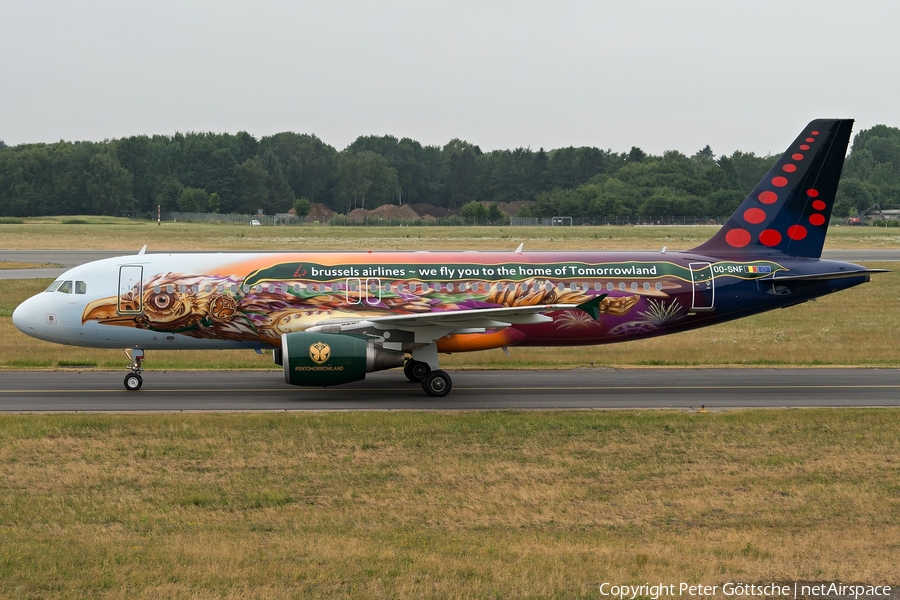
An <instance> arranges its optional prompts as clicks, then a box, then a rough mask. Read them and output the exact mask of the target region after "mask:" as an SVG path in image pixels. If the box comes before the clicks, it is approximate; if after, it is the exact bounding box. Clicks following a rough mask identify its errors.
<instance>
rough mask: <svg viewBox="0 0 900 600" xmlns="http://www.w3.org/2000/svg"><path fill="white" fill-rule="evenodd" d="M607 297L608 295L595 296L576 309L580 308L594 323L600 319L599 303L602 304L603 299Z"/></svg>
mask: <svg viewBox="0 0 900 600" xmlns="http://www.w3.org/2000/svg"><path fill="white" fill-rule="evenodd" d="M608 295H609V294H600V295H599V296H595V297H593V298H591V299H590V300H588V301H587V302H582V303H581V304H579V305H578V306H577V307H576V308H580V309H581V310H583V311H584V312H586V313H587V314H589V315H591V317H593V319H594V320H595V321H596V320H597V319H599V318H600V303H601V302H603V299H604V298H606V297H607V296H608Z"/></svg>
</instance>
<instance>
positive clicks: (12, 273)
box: [0, 249, 900, 279]
mask: <svg viewBox="0 0 900 600" xmlns="http://www.w3.org/2000/svg"><path fill="white" fill-rule="evenodd" d="M278 251H279V250H271V251H270V252H278ZM135 252H136V250H134V249H131V250H118V251H117V250H0V261H11V262H29V263H51V264H58V265H63V268H53V269H0V279H38V278H47V279H50V278H53V277H59V276H60V275H62V274H63V273H65V272H66V270H68V269H70V268H72V267H76V266H78V265H83V264H84V263H88V262H91V261H94V260H100V259H103V258H112V257H114V256H127V255H130V254H134V253H135ZM235 252H237V251H235ZM240 252H248V251H246V250H242V251H240ZM251 252H252V251H251ZM189 253H190V251H186V250H178V251H171V252H170V251H162V252H148V253H147V254H189ZM225 253H226V254H227V253H228V252H225ZM822 258H827V259H831V260H843V261H848V262H896V261H900V250H825V251H824V252H823V253H822Z"/></svg>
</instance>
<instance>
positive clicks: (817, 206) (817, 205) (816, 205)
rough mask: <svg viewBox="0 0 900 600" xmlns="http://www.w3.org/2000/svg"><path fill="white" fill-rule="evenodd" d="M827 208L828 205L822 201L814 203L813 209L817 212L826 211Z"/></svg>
mask: <svg viewBox="0 0 900 600" xmlns="http://www.w3.org/2000/svg"><path fill="white" fill-rule="evenodd" d="M825 206H826V204H825V203H824V202H822V201H821V200H814V201H813V208H814V209H816V210H825Z"/></svg>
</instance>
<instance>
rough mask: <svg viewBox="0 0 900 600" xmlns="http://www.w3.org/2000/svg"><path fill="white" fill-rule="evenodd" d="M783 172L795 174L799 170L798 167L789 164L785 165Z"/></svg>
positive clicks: (782, 168)
mask: <svg viewBox="0 0 900 600" xmlns="http://www.w3.org/2000/svg"><path fill="white" fill-rule="evenodd" d="M781 170H782V171H784V172H785V173H793V172H794V171H796V170H797V165H794V164H791V163H788V164H786V165H784V166H783V167H781Z"/></svg>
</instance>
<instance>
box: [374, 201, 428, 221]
mask: <svg viewBox="0 0 900 600" xmlns="http://www.w3.org/2000/svg"><path fill="white" fill-rule="evenodd" d="M371 212H372V216H374V217H381V218H382V219H393V220H395V221H417V220H418V219H419V217H420V215H419V213H417V212H416V211H414V210H413V209H412V208H410V206H409V205H408V204H404V205H403V206H396V205H394V204H382V205H381V206H379V207H378V208H376V209H375V210H373V211H371Z"/></svg>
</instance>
